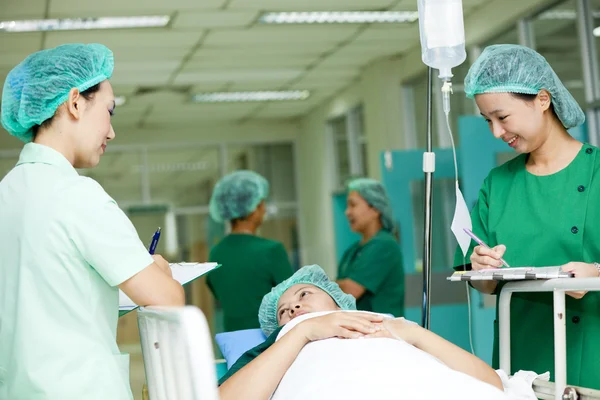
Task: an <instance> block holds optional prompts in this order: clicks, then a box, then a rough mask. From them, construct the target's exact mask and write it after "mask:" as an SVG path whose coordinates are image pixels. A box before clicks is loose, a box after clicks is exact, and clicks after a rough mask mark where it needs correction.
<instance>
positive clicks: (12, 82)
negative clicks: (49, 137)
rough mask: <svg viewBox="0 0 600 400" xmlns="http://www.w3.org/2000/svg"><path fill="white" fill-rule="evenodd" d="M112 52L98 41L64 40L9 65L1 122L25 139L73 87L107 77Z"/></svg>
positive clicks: (81, 87) (87, 85)
mask: <svg viewBox="0 0 600 400" xmlns="http://www.w3.org/2000/svg"><path fill="white" fill-rule="evenodd" d="M114 65H115V64H114V58H113V53H112V52H111V51H110V50H109V49H108V48H107V47H106V46H103V45H101V44H76V43H73V44H65V45H62V46H58V47H55V48H53V49H47V50H42V51H38V52H36V53H33V54H31V55H29V56H28V57H27V58H26V59H25V60H24V61H22V62H21V63H20V64H19V65H17V66H16V67H15V68H13V69H12V71H10V72H9V73H8V76H7V77H6V81H5V82H4V90H3V91H2V126H4V129H6V130H7V131H8V133H10V134H11V135H13V136H16V137H17V138H19V139H20V140H22V141H23V142H25V143H28V142H31V140H32V139H33V129H32V128H33V127H34V126H36V125H41V124H42V123H43V122H44V121H46V120H48V119H50V118H52V117H53V116H54V114H55V113H56V109H57V108H58V107H59V106H60V105H61V104H62V103H64V102H65V101H67V98H68V96H69V92H70V91H71V89H73V88H77V89H78V90H79V91H80V92H84V91H86V90H87V89H89V88H91V87H92V86H95V85H97V84H99V83H100V82H102V81H105V80H107V79H109V78H110V77H111V75H112V73H113V69H114Z"/></svg>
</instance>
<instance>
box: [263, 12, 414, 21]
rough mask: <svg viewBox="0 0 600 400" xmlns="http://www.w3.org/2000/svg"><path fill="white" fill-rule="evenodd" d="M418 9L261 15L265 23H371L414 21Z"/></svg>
mask: <svg viewBox="0 0 600 400" xmlns="http://www.w3.org/2000/svg"><path fill="white" fill-rule="evenodd" d="M418 18H419V13H418V12H417V11H324V12H310V11H309V12H270V13H265V14H263V15H261V17H260V18H259V20H258V21H259V22H261V23H263V24H371V23H399V22H414V21H416V20H417V19H418Z"/></svg>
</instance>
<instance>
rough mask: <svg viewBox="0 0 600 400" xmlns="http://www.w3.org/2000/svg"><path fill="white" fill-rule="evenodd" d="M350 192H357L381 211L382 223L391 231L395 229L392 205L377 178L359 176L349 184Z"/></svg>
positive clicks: (384, 227)
mask: <svg viewBox="0 0 600 400" xmlns="http://www.w3.org/2000/svg"><path fill="white" fill-rule="evenodd" d="M348 191H349V192H357V193H358V194H359V195H360V197H362V198H363V199H365V201H366V202H367V203H368V204H369V205H370V206H371V207H373V208H375V209H377V210H378V211H379V212H380V213H381V225H382V226H383V229H385V230H386V231H389V232H393V231H394V219H393V217H392V207H391V206H390V200H389V199H388V196H387V193H386V191H385V188H384V187H383V185H382V184H381V183H380V182H378V181H376V180H375V179H368V178H358V179H354V180H353V181H351V182H350V183H349V184H348Z"/></svg>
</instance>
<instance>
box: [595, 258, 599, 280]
mask: <svg viewBox="0 0 600 400" xmlns="http://www.w3.org/2000/svg"><path fill="white" fill-rule="evenodd" d="M594 267H596V269H597V270H598V277H599V278H600V264H599V263H597V262H595V263H594Z"/></svg>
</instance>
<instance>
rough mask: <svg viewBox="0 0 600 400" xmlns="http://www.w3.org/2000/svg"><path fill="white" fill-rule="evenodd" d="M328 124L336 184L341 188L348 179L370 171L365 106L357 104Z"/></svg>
mask: <svg viewBox="0 0 600 400" xmlns="http://www.w3.org/2000/svg"><path fill="white" fill-rule="evenodd" d="M327 124H328V128H329V135H330V137H331V141H332V143H333V153H334V154H333V156H334V163H333V166H334V169H335V170H334V180H335V185H336V186H337V187H338V188H340V189H341V188H343V187H344V184H345V183H346V181H347V180H348V179H350V178H352V177H357V176H366V175H367V173H368V171H367V168H366V159H367V141H366V137H365V133H364V132H365V128H364V116H363V108H362V106H357V107H355V108H353V109H351V110H349V111H348V112H347V113H346V114H344V115H342V116H340V117H336V118H333V119H331V120H329V122H328V123H327Z"/></svg>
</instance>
